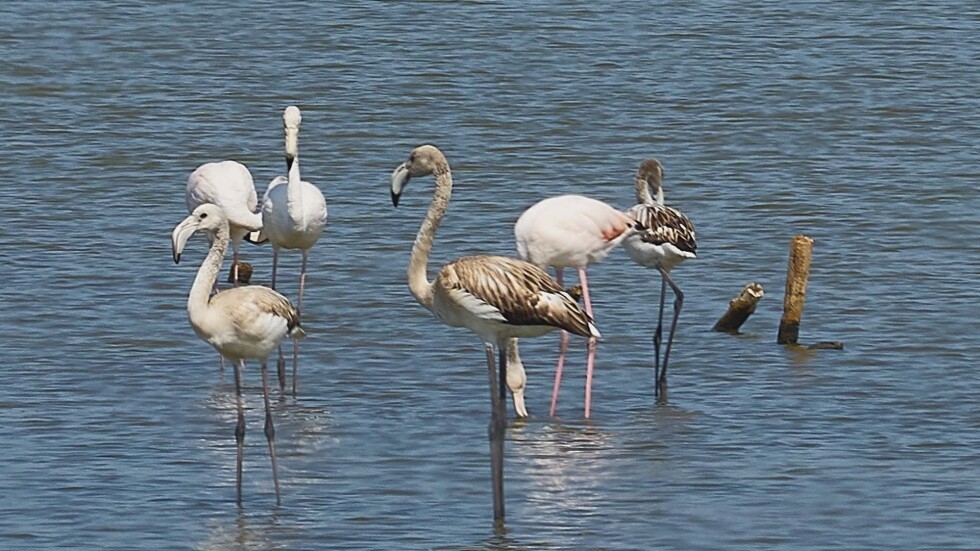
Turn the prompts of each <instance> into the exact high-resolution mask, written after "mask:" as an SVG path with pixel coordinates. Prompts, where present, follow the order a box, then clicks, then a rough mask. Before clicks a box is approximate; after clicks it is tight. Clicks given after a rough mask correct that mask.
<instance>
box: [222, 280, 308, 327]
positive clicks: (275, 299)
mask: <svg viewBox="0 0 980 551" xmlns="http://www.w3.org/2000/svg"><path fill="white" fill-rule="evenodd" d="M211 301H212V305H214V306H218V307H221V308H225V309H229V310H238V311H239V312H238V314H237V315H234V316H232V319H235V320H238V322H239V323H238V324H237V325H238V330H239V331H242V332H248V331H249V329H248V328H249V327H250V326H251V325H252V324H253V322H254V320H255V318H257V317H258V316H261V315H264V314H271V315H274V316H278V317H280V318H284V319H285V320H286V329H287V335H289V336H290V337H301V336H303V335H304V334H305V333H304V332H303V328H302V327H301V326H300V323H299V315H298V314H297V313H296V309H295V308H293V305H292V303H290V302H289V299H288V298H286V297H284V296H283V295H281V294H280V293H278V292H276V291H273V290H272V289H269V288H268V287H260V286H255V285H250V286H246V287H235V288H232V289H228V290H226V291H222V292H220V293H218V294H217V295H214V296H213V297H211Z"/></svg>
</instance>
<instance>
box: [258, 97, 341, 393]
mask: <svg viewBox="0 0 980 551" xmlns="http://www.w3.org/2000/svg"><path fill="white" fill-rule="evenodd" d="M302 120H303V117H302V115H301V113H300V110H299V108H298V107H296V106H295V105H290V106H289V107H287V108H286V109H285V110H284V111H283V114H282V123H283V131H284V133H285V142H286V144H285V145H286V171H287V174H288V177H283V176H278V177H276V178H275V179H274V180H272V181H271V182H270V183H269V187H268V188H267V189H266V191H265V196H264V197H263V199H262V220H263V233H264V234H265V236H266V237H268V239H269V241H271V242H272V283H271V285H272V288H273V289H275V288H276V272H277V270H278V267H279V249H283V248H285V249H299V250H300V251H301V252H302V254H303V262H302V265H301V267H300V273H299V297H298V298H297V299H296V312H297V313H300V312H302V309H303V289H304V287H305V286H306V263H307V259H308V258H309V252H310V249H311V248H313V246H314V245H316V242H317V240H319V239H320V235H321V234H323V227H324V226H325V225H326V223H327V202H326V200H325V199H324V198H323V193H322V192H321V191H320V189H319V188H317V187H316V186H315V185H313V184H311V183H310V182H306V181H303V180H301V179H300V174H299V125H300V122H302ZM298 363H299V341H295V340H294V341H293V389H292V390H293V396H295V395H296V369H297V365H298ZM277 368H278V369H277V371H278V375H279V388H280V390H282V389H283V388H284V387H285V385H286V381H285V377H286V375H285V359H284V358H283V356H282V351H281V350H280V351H279V360H278V362H277Z"/></svg>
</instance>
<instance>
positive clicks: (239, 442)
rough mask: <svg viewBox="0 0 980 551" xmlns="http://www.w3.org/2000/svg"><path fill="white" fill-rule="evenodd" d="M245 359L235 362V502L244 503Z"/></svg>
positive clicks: (239, 504)
mask: <svg viewBox="0 0 980 551" xmlns="http://www.w3.org/2000/svg"><path fill="white" fill-rule="evenodd" d="M244 369H245V360H239V361H238V363H236V364H235V402H236V404H237V407H238V424H236V425H235V445H236V447H237V451H238V454H237V459H236V461H235V502H236V503H238V506H239V507H241V505H242V460H243V459H244V456H245V404H243V403H242V371H243V370H244Z"/></svg>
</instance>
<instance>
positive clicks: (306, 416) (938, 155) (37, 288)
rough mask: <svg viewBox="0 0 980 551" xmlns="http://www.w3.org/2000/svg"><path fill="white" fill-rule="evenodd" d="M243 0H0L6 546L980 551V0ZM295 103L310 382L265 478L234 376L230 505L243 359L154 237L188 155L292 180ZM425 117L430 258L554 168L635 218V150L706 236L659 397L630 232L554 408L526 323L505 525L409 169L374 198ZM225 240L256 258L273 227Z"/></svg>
mask: <svg viewBox="0 0 980 551" xmlns="http://www.w3.org/2000/svg"><path fill="white" fill-rule="evenodd" d="M252 6H253V7H252V8H249V9H242V8H240V7H239V6H237V5H236V4H233V3H225V4H218V5H216V6H209V7H204V6H202V5H197V4H191V5H182V6H165V5H157V4H156V3H152V2H145V3H141V2H136V3H128V4H125V5H122V4H119V3H116V2H89V3H86V4H84V5H76V4H65V3H59V2H18V1H11V2H6V3H5V4H4V5H3V7H0V14H2V18H0V20H2V21H4V25H2V26H0V42H2V44H3V45H4V52H5V54H4V56H3V57H4V60H3V62H2V67H3V70H2V71H0V99H2V101H0V126H2V129H3V135H4V143H5V145H6V149H5V155H4V156H3V160H2V161H0V180H2V181H3V182H4V186H5V190H6V194H5V198H6V200H4V201H2V202H0V220H2V221H3V224H0V240H2V242H3V243H4V245H5V246H4V249H3V253H2V257H0V258H2V262H0V277H2V281H3V282H4V285H3V287H2V288H0V306H2V307H0V323H2V326H3V327H4V328H5V330H6V331H5V332H6V337H5V338H4V339H3V345H2V347H0V366H2V367H0V370H2V373H3V379H4V389H3V392H2V393H0V424H2V426H3V427H5V435H6V436H5V439H4V443H5V445H4V446H2V447H0V474H2V476H0V495H3V496H4V500H3V503H2V504H0V547H4V548H18V549H65V548H74V549H84V548H100V549H123V548H126V549H133V548H140V549H158V548H185V549H393V548H396V549H440V550H442V549H592V548H594V549H649V548H676V549H717V548H726V549H734V548H760V547H766V548H780V549H800V548H820V549H826V548H845V549H859V548H877V549H880V548H891V549H900V548H909V549H918V548H924V547H929V548H945V549H954V548H972V547H975V546H976V541H978V539H980V529H978V528H977V527H976V521H975V519H976V511H977V510H978V506H980V487H978V485H977V476H976V474H977V472H978V470H980V455H978V452H977V450H978V449H980V414H978V410H977V407H976V392H975V389H976V388H977V386H978V382H980V375H978V374H977V370H976V360H977V350H978V348H980V337H978V335H980V316H977V315H976V311H975V306H976V303H977V294H976V291H975V282H976V280H977V275H978V274H980V246H978V245H977V243H978V242H980V223H978V222H980V219H978V214H977V212H978V207H980V204H978V199H977V192H978V191H980V189H978V181H980V174H978V171H977V168H976V143H978V141H980V128H978V123H977V121H976V117H975V114H976V112H977V111H978V107H980V101H978V99H977V94H976V90H977V89H978V87H980V80H978V76H977V71H976V63H977V59H978V52H980V39H978V38H977V34H976V32H975V31H976V28H977V24H978V22H980V11H978V9H977V8H976V7H975V6H973V5H972V4H970V3H959V4H950V5H946V6H943V7H922V6H918V5H913V4H911V3H907V2H904V3H903V2H899V3H892V4H890V5H888V6H887V7H886V6H879V5H873V6H872V5H868V6H856V5H850V4H824V3H816V2H804V3H799V4H796V5H794V6H785V7H783V6H777V5H773V4H768V3H758V2H755V3H752V2H750V3H748V4H746V3H744V2H741V3H735V2H723V3H720V4H719V3H710V4H709V3H694V4H684V5H664V6H658V7H655V8H654V7H651V6H649V5H648V4H645V3H642V2H621V3H617V4H614V5H597V4H594V3H584V2H572V3H563V4H561V5H556V4H552V3H547V2H520V3H517V2H502V3H462V4H457V3H446V2H427V3H421V4H408V3H370V4H359V3H344V2H340V3H328V4H323V5H320V6H316V7H309V6H307V7H304V8H300V7H297V6H291V5H280V4H276V3H254V4H252ZM289 104H296V105H299V106H300V107H301V108H302V109H303V128H302V131H301V135H300V156H301V157H302V165H303V170H304V177H305V179H308V180H310V181H312V182H314V183H316V184H317V185H319V186H320V188H321V189H322V190H323V191H324V193H325V194H326V196H327V200H328V203H329V208H330V219H329V221H328V229H327V231H326V233H325V235H324V237H323V239H321V241H320V243H319V245H318V246H317V248H316V249H315V250H314V252H313V255H312V259H311V264H310V267H311V275H310V277H309V279H308V285H309V287H308V288H309V295H308V300H304V315H305V316H306V324H307V327H308V332H309V333H310V337H309V338H308V339H307V340H306V341H305V342H304V343H303V345H302V346H303V348H302V350H303V352H302V354H303V358H302V365H301V371H300V395H299V397H298V398H297V399H292V398H289V399H286V400H283V401H280V402H278V403H277V405H276V412H275V414H276V420H277V428H278V435H277V436H278V443H279V453H280V456H281V459H280V468H281V473H280V475H281V477H282V483H283V505H282V506H281V507H275V505H274V497H273V495H272V487H271V477H270V476H269V473H268V459H267V456H266V451H265V442H264V438H263V437H262V434H261V420H262V416H261V409H262V402H261V391H260V387H259V383H258V369H257V366H250V368H249V370H248V371H247V373H246V381H247V386H248V389H247V390H248V395H247V404H248V407H249V411H248V420H249V427H248V433H247V436H246V439H247V440H246V442H247V447H246V471H245V489H244V491H245V504H244V508H243V509H242V510H241V511H239V510H238V509H237V508H236V507H235V505H234V438H233V435H232V430H233V425H234V401H233V396H234V384H233V381H232V378H231V373H230V372H229V371H226V372H225V373H221V372H219V370H218V365H217V358H216V354H215V353H214V352H213V351H212V350H210V349H209V348H208V347H206V346H205V345H204V344H203V343H201V342H200V341H198V340H197V339H196V337H195V336H194V335H193V333H192V331H191V330H190V327H189V326H188V324H187V320H186V312H185V308H184V301H185V298H186V292H187V290H188V289H189V286H190V281H191V279H192V277H193V273H194V270H195V269H196V265H197V263H198V262H199V261H200V260H201V259H202V258H203V256H204V252H205V242H204V241H203V240H201V239H198V240H195V241H194V242H192V244H191V246H190V247H189V250H188V252H187V254H186V259H187V260H186V264H185V263H182V264H181V265H180V266H174V265H173V263H172V261H171V259H170V251H169V244H168V236H169V232H170V230H171V229H172V227H173V225H174V224H176V223H177V222H178V221H179V220H180V219H182V218H183V217H184V216H185V214H186V211H185V210H184V205H183V185H184V181H185V179H186V176H187V174H189V172H190V171H191V170H193V168H194V167H196V166H197V165H198V164H200V163H203V162H206V161H211V160H218V159H224V158H234V159H237V160H240V161H242V162H245V163H246V164H248V166H249V167H250V168H251V169H252V171H253V174H254V175H255V179H256V185H257V187H258V188H259V190H260V192H261V190H262V189H264V187H265V184H266V183H267V182H268V180H270V179H272V178H273V177H274V176H276V175H277V174H279V173H281V171H283V170H284V163H283V159H282V144H281V139H282V136H281V120H280V117H281V112H282V109H283V108H284V107H285V106H286V105H289ZM425 142H431V143H435V144H437V145H439V146H440V147H441V148H442V149H443V150H444V151H445V152H446V155H447V157H448V158H449V161H450V162H451V163H452V165H453V172H454V177H455V179H456V183H457V187H456V192H455V194H454V199H453V204H452V206H451V207H450V211H449V215H448V217H447V218H446V220H445V223H444V225H443V227H442V229H441V230H440V233H439V236H438V238H437V241H436V247H435V252H434V257H433V264H436V263H441V262H444V261H447V260H449V259H451V258H454V257H456V256H461V255H464V254H470V253H474V252H490V253H500V254H513V253H514V246H513V236H512V226H513V223H514V221H516V219H517V217H518V216H519V215H520V213H521V212H522V211H523V209H524V208H526V207H527V206H529V205H531V204H532V203H533V202H535V201H537V200H538V199H541V198H544V197H547V196H551V195H556V194H560V193H583V194H588V195H590V196H593V197H596V198H598V199H602V200H605V201H607V202H609V203H611V204H614V205H617V206H619V207H622V208H626V207H628V206H629V205H630V204H632V201H633V198H632V181H633V174H634V172H635V170H636V167H637V165H638V164H639V162H640V161H641V160H642V159H643V158H645V157H648V156H655V157H658V158H659V159H660V160H661V161H662V162H663V163H664V165H665V167H666V179H665V186H666V194H667V200H668V202H669V203H671V204H673V205H675V206H677V207H679V208H681V209H683V210H684V211H685V212H687V213H688V214H689V215H690V216H691V218H692V219H693V220H694V222H695V224H696V225H697V228H698V237H699V258H698V259H697V260H696V261H692V262H688V263H685V264H684V265H683V266H681V267H680V268H678V269H677V270H676V271H675V272H674V275H675V279H676V280H677V282H678V283H679V284H680V285H681V286H682V288H683V289H684V290H685V292H686V297H687V298H686V302H685V309H684V312H683V313H682V316H681V325H680V328H679V331H678V335H677V339H676V341H675V347H674V350H673V352H672V357H671V360H672V362H671V379H670V384H671V392H670V399H669V402H668V403H667V404H665V405H659V406H658V405H656V404H654V402H653V399H652V369H651V367H650V360H651V354H652V346H651V343H650V335H651V332H652V329H653V324H654V323H655V315H656V300H657V295H658V290H659V281H658V279H657V278H656V276H655V274H653V273H651V272H650V271H648V270H644V269H642V268H639V267H636V266H633V265H631V264H630V262H629V260H628V259H627V257H626V255H625V254H624V253H623V252H622V251H617V252H615V253H614V254H613V255H611V256H610V258H609V259H608V260H607V261H606V262H604V263H603V264H600V265H598V266H596V267H595V268H594V269H593V270H591V272H590V274H591V278H590V282H591V283H592V287H593V292H594V295H595V308H596V312H597V318H598V323H599V325H600V328H601V330H602V332H603V334H604V336H605V340H604V341H603V342H602V344H601V345H600V348H599V354H598V367H597V370H598V371H597V374H596V381H595V387H594V408H593V419H591V420H589V421H585V420H583V419H582V400H583V392H582V388H583V384H584V356H585V349H584V346H583V343H580V342H579V343H576V344H575V346H573V349H572V356H571V363H570V365H569V366H568V369H567V370H566V373H567V379H566V382H565V384H564V386H563V394H562V399H561V403H560V406H559V417H558V418H556V419H551V418H549V417H548V416H547V415H546V414H547V407H548V399H549V394H550V386H551V377H552V369H553V363H554V360H555V353H556V349H557V336H553V337H544V338H540V339H537V340H536V341H527V342H526V343H525V344H524V345H523V346H522V352H523V354H524V357H525V358H524V359H525V364H526V366H527V368H528V374H529V377H530V382H529V389H528V407H529V409H530V410H531V414H532V417H531V419H529V420H528V421H513V422H512V423H511V426H510V430H509V432H508V444H507V465H506V467H507V505H508V522H507V531H506V533H505V534H495V533H494V531H493V529H492V526H491V523H490V513H491V510H490V493H489V484H488V461H487V446H486V442H485V434H486V432H485V431H486V418H487V413H488V409H489V404H488V399H487V390H486V382H485V379H486V377H485V371H484V367H483V365H482V360H483V355H482V351H481V346H480V344H479V343H478V342H477V341H476V339H474V338H473V337H472V336H471V335H469V334H468V333H467V332H465V331H463V330H453V329H448V328H445V327H443V326H441V325H440V324H438V322H436V321H435V320H433V319H432V318H431V317H430V316H429V315H428V314H427V313H426V312H425V311H424V310H422V309H421V308H420V307H419V306H418V305H416V304H415V303H414V301H413V300H412V298H411V296H410V295H409V293H408V290H407V288H406V285H405V283H404V269H405V266H406V263H407V259H408V251H409V248H410V246H411V242H412V239H413V236H414V233H415V231H416V230H417V227H418V223H419V222H420V221H421V219H422V216H423V212H424V207H425V204H427V201H428V198H429V193H430V191H431V185H432V184H431V180H429V179H420V180H417V181H413V182H412V184H411V186H410V188H409V189H408V190H407V192H406V195H405V196H404V197H403V202H402V206H401V207H399V209H397V210H395V209H393V208H392V207H391V205H390V201H389V198H388V189H387V178H388V175H389V174H390V172H391V169H392V168H394V166H395V165H397V164H398V163H399V162H401V161H402V160H404V158H405V156H406V155H407V154H408V152H409V150H410V149H411V147H413V146H414V145H417V144H419V143H425ZM800 233H805V234H807V235H810V236H811V237H813V238H814V240H815V242H816V244H815V249H814V260H813V269H812V273H811V278H810V286H809V290H808V295H807V304H806V310H805V313H804V319H803V325H802V331H801V339H802V340H803V341H804V342H815V341H819V340H840V341H843V342H844V344H845V348H844V350H842V351H806V350H798V349H787V348H783V347H780V346H777V345H775V344H774V339H775V332H776V327H777V324H778V319H779V314H780V306H781V299H782V285H783V276H784V272H785V267H786V254H787V249H788V245H789V240H790V238H791V237H792V236H793V235H795V234H800ZM244 256H245V258H246V259H247V260H249V261H253V262H254V263H255V264H256V276H255V280H256V281H258V282H267V280H268V274H269V271H270V264H271V260H270V257H271V253H270V251H269V249H268V248H255V247H248V248H245V249H244ZM298 264H299V257H298V255H296V254H293V255H286V256H285V257H284V259H283V262H282V265H281V266H282V269H283V271H282V272H281V274H282V276H283V281H285V282H286V284H285V286H284V288H285V290H286V292H287V294H291V295H292V294H295V284H296V281H297V274H298ZM749 281H759V282H761V283H762V284H763V285H764V286H765V288H766V291H767V296H766V297H765V298H764V299H763V302H762V303H761V304H760V307H759V310H758V312H757V313H756V314H755V315H754V316H753V317H752V318H751V319H750V320H749V321H748V323H747V324H746V325H745V326H744V328H743V332H744V334H743V335H740V336H738V337H732V336H729V335H722V334H716V333H712V332H711V331H710V327H711V326H712V324H713V323H714V321H715V320H716V319H717V317H718V316H720V315H721V313H722V312H723V311H724V308H725V305H726V304H727V301H728V300H729V299H730V298H731V297H732V296H734V295H735V293H736V292H737V291H738V290H739V289H740V288H741V287H742V286H743V285H744V284H745V283H747V282H749ZM290 285H292V287H290Z"/></svg>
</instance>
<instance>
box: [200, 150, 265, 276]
mask: <svg viewBox="0 0 980 551" xmlns="http://www.w3.org/2000/svg"><path fill="white" fill-rule="evenodd" d="M185 200H186V202H187V212H188V214H189V213H192V212H194V209H196V208H197V207H199V206H201V205H203V204H205V203H211V204H214V205H218V206H219V207H221V208H222V210H224V211H225V216H226V217H227V219H228V226H229V228H230V229H229V231H230V236H231V246H232V251H233V252H232V262H231V273H230V275H229V277H230V279H231V283H233V284H234V285H238V283H239V278H238V249H239V247H240V246H241V243H242V238H244V237H245V236H246V235H247V234H248V233H249V232H253V231H258V230H261V229H262V217H261V216H260V215H258V214H256V210H255V209H256V206H257V204H258V202H257V199H256V195H255V185H254V184H253V183H252V173H251V172H249V171H248V168H246V167H245V165H243V164H241V163H239V162H236V161H220V162H215V163H205V164H203V165H201V166H199V167H197V168H196V169H195V170H194V172H191V175H190V176H188V177H187V192H186V194H185Z"/></svg>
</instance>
